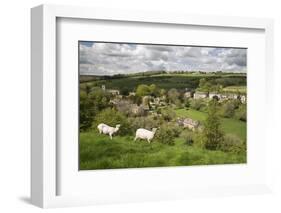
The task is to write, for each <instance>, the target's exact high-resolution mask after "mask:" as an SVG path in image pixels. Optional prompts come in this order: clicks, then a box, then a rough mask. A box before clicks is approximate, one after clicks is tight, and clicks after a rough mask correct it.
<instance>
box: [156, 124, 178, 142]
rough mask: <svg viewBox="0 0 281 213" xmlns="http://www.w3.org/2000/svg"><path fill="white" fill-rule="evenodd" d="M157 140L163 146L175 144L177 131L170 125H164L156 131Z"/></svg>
mask: <svg viewBox="0 0 281 213" xmlns="http://www.w3.org/2000/svg"><path fill="white" fill-rule="evenodd" d="M156 140H157V141H159V142H160V143H163V144H168V145H174V144H175V141H174V140H175V130H174V128H173V127H171V126H169V125H163V126H161V127H160V128H159V129H158V130H157V131H156Z"/></svg>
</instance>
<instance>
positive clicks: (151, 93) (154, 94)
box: [149, 84, 159, 97]
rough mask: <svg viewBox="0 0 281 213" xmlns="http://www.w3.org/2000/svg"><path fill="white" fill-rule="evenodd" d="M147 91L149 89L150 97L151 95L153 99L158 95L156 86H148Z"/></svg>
mask: <svg viewBox="0 0 281 213" xmlns="http://www.w3.org/2000/svg"><path fill="white" fill-rule="evenodd" d="M149 89H150V95H152V96H154V97H156V96H157V95H158V93H159V92H158V88H157V86H156V85H155V84H151V85H150V86H149Z"/></svg>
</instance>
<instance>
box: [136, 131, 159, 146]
mask: <svg viewBox="0 0 281 213" xmlns="http://www.w3.org/2000/svg"><path fill="white" fill-rule="evenodd" d="M156 130H157V128H153V129H152V131H149V130H147V129H142V128H140V129H137V131H136V137H135V139H134V141H136V140H137V139H138V138H140V139H143V140H147V141H148V143H150V141H151V140H152V139H153V137H154V135H155V132H156Z"/></svg>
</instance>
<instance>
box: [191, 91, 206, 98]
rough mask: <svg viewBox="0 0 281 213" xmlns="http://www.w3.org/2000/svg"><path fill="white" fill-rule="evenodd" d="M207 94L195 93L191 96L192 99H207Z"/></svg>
mask: <svg viewBox="0 0 281 213" xmlns="http://www.w3.org/2000/svg"><path fill="white" fill-rule="evenodd" d="M207 97H208V94H207V93H206V92H198V91H197V92H195V93H194V95H193V98H194V99H201V98H207Z"/></svg>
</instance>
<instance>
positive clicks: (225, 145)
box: [219, 134, 246, 154]
mask: <svg viewBox="0 0 281 213" xmlns="http://www.w3.org/2000/svg"><path fill="white" fill-rule="evenodd" d="M219 149H220V150H221V151H224V152H231V153H235V154H239V153H242V152H245V151H246V145H245V143H244V142H243V141H242V140H241V139H240V138H238V137H237V136H235V135H231V134H227V135H226V136H225V137H224V139H223V141H222V142H221V144H220V146H219Z"/></svg>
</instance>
